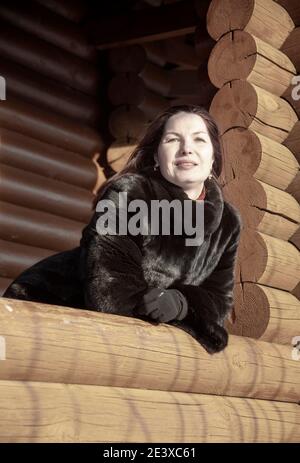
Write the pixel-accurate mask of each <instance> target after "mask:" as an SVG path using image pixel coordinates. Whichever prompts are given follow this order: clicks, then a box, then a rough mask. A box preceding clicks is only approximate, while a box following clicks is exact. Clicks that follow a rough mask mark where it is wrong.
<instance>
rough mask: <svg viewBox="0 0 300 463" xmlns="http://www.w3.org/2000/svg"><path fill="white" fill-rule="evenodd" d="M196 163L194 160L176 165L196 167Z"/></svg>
mask: <svg viewBox="0 0 300 463" xmlns="http://www.w3.org/2000/svg"><path fill="white" fill-rule="evenodd" d="M196 165H197V164H195V163H194V162H180V163H178V164H176V167H195V166H196Z"/></svg>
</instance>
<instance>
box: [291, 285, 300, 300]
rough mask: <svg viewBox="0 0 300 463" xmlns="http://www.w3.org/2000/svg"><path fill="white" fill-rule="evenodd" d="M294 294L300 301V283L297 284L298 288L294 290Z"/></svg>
mask: <svg viewBox="0 0 300 463" xmlns="http://www.w3.org/2000/svg"><path fill="white" fill-rule="evenodd" d="M292 294H293V295H294V296H295V297H296V298H297V299H298V300H299V301H300V282H299V283H298V284H297V286H296V288H295V289H293V291H292Z"/></svg>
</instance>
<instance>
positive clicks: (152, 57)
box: [140, 40, 167, 67]
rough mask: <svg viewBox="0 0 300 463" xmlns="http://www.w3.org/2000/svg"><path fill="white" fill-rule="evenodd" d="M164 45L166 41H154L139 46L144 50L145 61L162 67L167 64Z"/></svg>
mask: <svg viewBox="0 0 300 463" xmlns="http://www.w3.org/2000/svg"><path fill="white" fill-rule="evenodd" d="M165 43H166V40H156V41H155V42H147V43H144V44H143V45H140V46H142V47H143V48H144V50H145V52H146V54H147V59H148V60H149V61H150V62H151V63H154V64H156V65H157V66H161V67H163V66H165V65H166V64H167V57H166V50H165Z"/></svg>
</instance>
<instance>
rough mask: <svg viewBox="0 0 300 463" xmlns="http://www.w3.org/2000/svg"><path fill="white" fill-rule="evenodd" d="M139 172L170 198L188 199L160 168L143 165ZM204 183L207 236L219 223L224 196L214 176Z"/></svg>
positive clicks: (205, 235)
mask: <svg viewBox="0 0 300 463" xmlns="http://www.w3.org/2000/svg"><path fill="white" fill-rule="evenodd" d="M140 173H141V174H144V175H145V176H146V177H147V178H148V179H150V180H151V181H152V182H156V183H158V184H159V185H160V186H163V188H164V189H165V190H167V192H168V194H169V195H170V197H171V198H172V199H179V200H181V201H183V200H189V197H188V196H187V194H186V193H185V192H184V191H183V190H182V188H181V187H180V186H178V185H175V184H174V183H171V182H169V181H168V180H167V179H166V178H165V177H164V176H163V175H162V174H161V172H160V170H156V171H155V170H153V167H145V168H144V169H143V170H142V171H140ZM204 185H205V189H206V196H205V199H204V221H205V230H204V237H207V236H209V235H211V234H212V233H214V232H215V231H216V230H217V228H218V227H219V225H220V223H221V219H222V216H223V211H224V198H223V194H222V190H221V187H220V186H219V184H218V182H217V181H216V180H215V179H214V178H211V179H209V178H207V179H206V180H205V182H204ZM191 201H194V200H191Z"/></svg>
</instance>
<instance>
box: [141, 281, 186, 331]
mask: <svg viewBox="0 0 300 463" xmlns="http://www.w3.org/2000/svg"><path fill="white" fill-rule="evenodd" d="M187 311H188V304H187V300H186V298H185V297H184V295H183V294H182V293H181V292H180V291H178V290H177V289H162V288H154V289H151V290H150V291H148V292H147V293H146V294H145V295H144V297H143V304H142V305H141V306H140V307H138V308H137V310H136V313H137V314H138V315H143V316H147V317H150V318H152V319H153V320H156V321H158V322H160V323H167V322H169V321H171V320H182V319H183V318H184V317H185V316H186V315H187Z"/></svg>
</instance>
